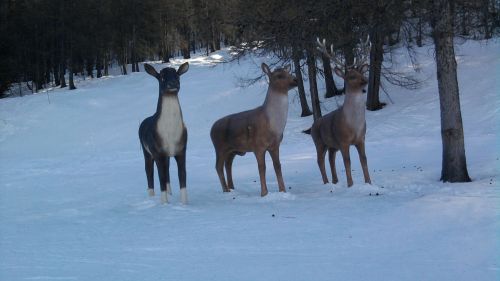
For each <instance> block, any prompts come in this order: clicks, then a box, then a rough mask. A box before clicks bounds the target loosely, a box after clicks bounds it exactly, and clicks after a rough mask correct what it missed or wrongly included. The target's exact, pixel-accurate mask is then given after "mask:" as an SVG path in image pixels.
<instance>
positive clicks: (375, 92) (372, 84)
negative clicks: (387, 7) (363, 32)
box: [366, 28, 384, 111]
mask: <svg viewBox="0 0 500 281" xmlns="http://www.w3.org/2000/svg"><path fill="white" fill-rule="evenodd" d="M370 39H371V41H372V47H371V50H370V73H369V75H368V94H367V97H366V109H368V110H371V111H375V110H379V109H381V108H382V107H383V105H382V104H381V103H380V75H381V72H382V61H383V60H384V37H383V36H382V34H381V32H380V30H378V29H377V28H375V29H374V30H373V32H372V34H371V36H370Z"/></svg>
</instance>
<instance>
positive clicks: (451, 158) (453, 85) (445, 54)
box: [431, 0, 471, 182]
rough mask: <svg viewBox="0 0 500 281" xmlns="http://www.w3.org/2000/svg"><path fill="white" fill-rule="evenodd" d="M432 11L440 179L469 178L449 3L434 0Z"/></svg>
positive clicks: (448, 180)
mask: <svg viewBox="0 0 500 281" xmlns="http://www.w3.org/2000/svg"><path fill="white" fill-rule="evenodd" d="M433 5H434V7H433V8H434V9H433V11H434V13H433V15H432V21H431V24H432V28H433V34H432V35H433V39H434V45H435V48H436V68H437V80H438V88H439V103H440V109H441V139H442V142H443V159H442V161H443V162H442V170H441V180H442V181H444V182H469V181H471V179H470V177H469V173H468V171H467V162H466V158H465V147H464V132H463V125H462V114H461V111H460V99H459V91H458V80H457V62H456V61H455V50H454V47H453V35H454V33H453V20H454V19H453V7H452V3H451V1H449V0H435V1H434V4H433Z"/></svg>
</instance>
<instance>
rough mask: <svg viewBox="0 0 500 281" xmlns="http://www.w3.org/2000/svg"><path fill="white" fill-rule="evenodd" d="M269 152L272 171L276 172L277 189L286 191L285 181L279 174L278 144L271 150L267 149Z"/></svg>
mask: <svg viewBox="0 0 500 281" xmlns="http://www.w3.org/2000/svg"><path fill="white" fill-rule="evenodd" d="M269 154H271V159H273V166H274V172H275V173H276V178H277V179H278V186H279V191H280V192H286V188H285V182H284V181H283V175H282V174H281V163H280V148H279V146H278V147H276V148H274V149H272V150H269Z"/></svg>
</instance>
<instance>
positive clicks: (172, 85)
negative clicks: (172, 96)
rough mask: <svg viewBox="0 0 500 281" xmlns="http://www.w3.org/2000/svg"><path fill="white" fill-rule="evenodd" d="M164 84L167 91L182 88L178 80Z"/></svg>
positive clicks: (175, 90)
mask: <svg viewBox="0 0 500 281" xmlns="http://www.w3.org/2000/svg"><path fill="white" fill-rule="evenodd" d="M162 86H163V87H162V89H163V90H164V91H165V92H177V91H178V90H179V88H180V85H179V82H178V81H168V82H166V83H165V84H164V85H162Z"/></svg>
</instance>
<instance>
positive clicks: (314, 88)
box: [306, 50, 321, 120]
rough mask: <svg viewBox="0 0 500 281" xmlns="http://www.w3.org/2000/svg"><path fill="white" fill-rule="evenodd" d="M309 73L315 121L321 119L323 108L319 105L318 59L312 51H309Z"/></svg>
mask: <svg viewBox="0 0 500 281" xmlns="http://www.w3.org/2000/svg"><path fill="white" fill-rule="evenodd" d="M306 61H307V72H308V75H309V91H310V92H311V103H312V108H313V117H314V120H317V119H318V118H320V117H321V107H320V105H319V97H318V85H317V81H316V58H315V57H314V53H313V51H312V50H307V59H306Z"/></svg>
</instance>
